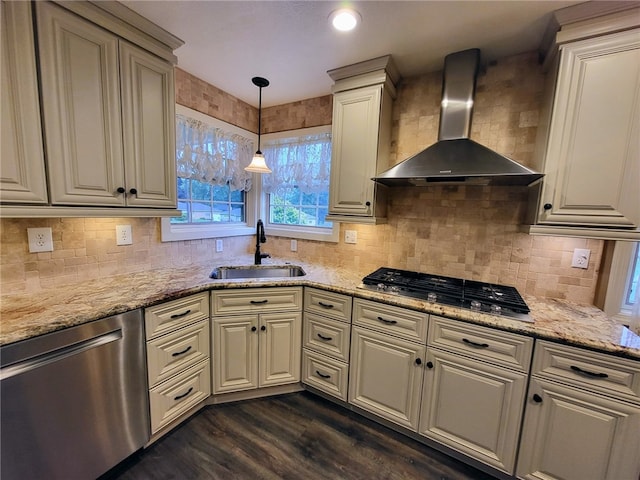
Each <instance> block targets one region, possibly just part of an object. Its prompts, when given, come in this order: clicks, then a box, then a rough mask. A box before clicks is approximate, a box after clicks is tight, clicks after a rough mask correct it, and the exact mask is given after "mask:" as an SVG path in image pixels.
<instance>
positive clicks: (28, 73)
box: [0, 1, 48, 204]
mask: <svg viewBox="0 0 640 480" xmlns="http://www.w3.org/2000/svg"><path fill="white" fill-rule="evenodd" d="M1 20H2V151H1V153H0V154H1V155H2V156H1V157H0V201H3V202H21V203H33V204H38V203H46V202H47V200H48V197H47V184H46V176H45V166H44V151H43V143H42V130H41V126H40V102H39V100H38V80H37V76H36V61H35V45H34V36H33V25H32V17H31V4H30V3H29V2H5V1H3V2H2V16H1Z"/></svg>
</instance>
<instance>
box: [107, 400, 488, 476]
mask: <svg viewBox="0 0 640 480" xmlns="http://www.w3.org/2000/svg"><path fill="white" fill-rule="evenodd" d="M106 477H108V478H109V479H118V480H134V479H162V480H169V479H180V480H182V479H220V480H235V479H238V480H245V479H261V480H262V479H264V480H279V479H291V480H294V479H295V480H298V479H304V480H316V479H318V480H319V479H322V480H326V479H344V480H352V479H353V480H356V479H362V480H376V479H389V480H413V479H421V480H431V479H434V480H488V479H490V478H492V477H490V476H488V475H487V474H485V473H482V472H480V471H478V470H475V469H473V468H471V467H468V466H466V465H464V464H462V463H460V462H457V461H456V460H453V459H451V458H449V457H447V456H446V455H443V454H441V453H439V452H437V451H435V450H432V449H431V448H429V447H427V446H425V445H422V444H421V443H419V442H416V441H415V440H413V439H410V438H407V437H405V436H403V435H400V434H398V433H396V432H394V431H392V430H390V429H388V428H386V427H383V426H381V425H378V424H376V423H375V422H373V421H370V420H368V419H366V418H363V417H362V416H360V415H358V414H356V413H353V412H350V411H348V410H347V409H345V408H342V407H340V406H337V405H334V404H333V403H331V402H328V401H326V400H324V399H322V398H320V397H317V396H316V395H313V394H311V393H308V392H301V393H294V394H289V395H282V396H278V397H270V398H263V399H255V400H247V401H243V402H236V403H231V404H223V405H216V406H210V407H207V408H205V409H204V410H202V411H201V412H200V413H198V414H197V415H195V416H194V417H193V418H191V419H190V420H188V421H187V422H186V423H184V424H183V425H182V426H180V427H179V428H177V429H176V430H174V431H172V432H171V433H170V434H168V435H166V436H165V437H163V438H162V439H161V440H159V441H158V442H156V443H155V444H153V445H152V446H151V447H150V448H148V449H146V450H144V451H143V452H142V453H140V454H137V455H134V456H133V457H131V458H130V459H128V460H127V461H125V462H123V464H121V465H120V466H118V467H117V468H115V469H114V470H112V471H111V472H109V474H108V475H107V476H106Z"/></svg>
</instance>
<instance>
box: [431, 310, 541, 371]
mask: <svg viewBox="0 0 640 480" xmlns="http://www.w3.org/2000/svg"><path fill="white" fill-rule="evenodd" d="M429 346H431V347H440V348H443V349H445V350H449V351H451V352H454V353H459V354H461V355H467V356H469V357H473V358H477V359H479V360H485V361H487V362H489V363H491V364H494V365H501V366H503V367H508V368H514V369H516V370H519V371H521V372H528V371H529V365H530V363H531V352H532V351H533V339H532V338H529V337H525V336H524V335H518V334H516V333H509V332H503V331H500V330H495V329H492V328H487V327H482V326H479V325H471V324H469V323H464V322H459V321H457V320H450V319H448V318H442V317H438V316H435V315H432V316H431V321H430V325H429Z"/></svg>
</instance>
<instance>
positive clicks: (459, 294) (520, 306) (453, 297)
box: [360, 267, 533, 322]
mask: <svg viewBox="0 0 640 480" xmlns="http://www.w3.org/2000/svg"><path fill="white" fill-rule="evenodd" d="M360 288H364V289H367V290H373V291H378V292H383V293H390V294H393V295H400V296H405V297H412V298H418V299H421V300H426V301H428V302H432V303H441V304H444V305H450V306H453V307H459V308H464V309H467V310H474V311H478V312H483V313H489V314H492V315H502V316H505V317H509V318H514V319H517V320H522V321H525V322H533V319H532V318H531V317H530V316H529V315H528V313H529V307H528V306H527V304H526V303H525V301H524V300H523V299H522V297H521V296H520V294H519V293H518V291H517V290H516V289H515V288H514V287H508V286H505V285H495V284H491V283H483V282H476V281H473V280H463V279H460V278H452V277H444V276H440V275H432V274H429V273H420V272H411V271H408V270H398V269H395V268H386V267H383V268H379V269H378V270H376V271H375V272H373V273H371V274H369V275H367V276H366V277H364V278H363V279H362V284H361V285H360Z"/></svg>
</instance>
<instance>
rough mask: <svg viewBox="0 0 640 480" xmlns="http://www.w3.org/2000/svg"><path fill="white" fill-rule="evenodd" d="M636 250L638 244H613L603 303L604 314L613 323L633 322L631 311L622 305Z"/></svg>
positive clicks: (625, 323)
mask: <svg viewBox="0 0 640 480" xmlns="http://www.w3.org/2000/svg"><path fill="white" fill-rule="evenodd" d="M636 245H637V247H636ZM636 248H640V242H627V241H616V242H615V246H614V249H613V257H612V259H611V269H610V273H609V282H608V284H607V292H606V296H605V301H604V308H603V310H604V312H605V313H606V314H607V315H608V316H609V317H610V318H612V319H613V320H614V321H616V322H618V323H621V324H624V325H629V324H630V323H631V322H632V320H633V318H632V314H633V312H632V309H630V308H625V307H624V304H625V297H626V294H627V290H628V288H629V282H630V280H631V274H632V273H633V272H632V270H633V260H634V254H635V252H636V250H635V249H636ZM636 328H640V325H636Z"/></svg>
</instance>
